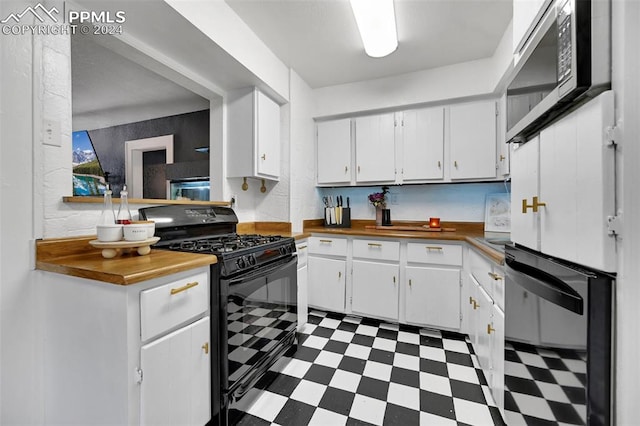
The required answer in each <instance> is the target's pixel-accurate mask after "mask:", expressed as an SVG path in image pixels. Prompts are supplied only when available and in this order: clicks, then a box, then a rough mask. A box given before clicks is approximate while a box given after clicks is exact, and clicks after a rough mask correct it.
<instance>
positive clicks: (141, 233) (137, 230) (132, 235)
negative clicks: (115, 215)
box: [122, 223, 148, 241]
mask: <svg viewBox="0 0 640 426" xmlns="http://www.w3.org/2000/svg"><path fill="white" fill-rule="evenodd" d="M147 228H148V226H147V224H143V223H140V224H135V223H131V224H128V225H123V227H122V229H123V231H124V239H125V241H144V240H146V239H147V232H148V231H147Z"/></svg>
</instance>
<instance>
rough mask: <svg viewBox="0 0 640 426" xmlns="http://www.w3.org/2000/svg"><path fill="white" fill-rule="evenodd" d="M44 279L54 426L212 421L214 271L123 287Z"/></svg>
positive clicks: (45, 275)
mask: <svg viewBox="0 0 640 426" xmlns="http://www.w3.org/2000/svg"><path fill="white" fill-rule="evenodd" d="M97 256H99V255H97ZM104 262H109V261H108V260H107V261H104ZM41 274H42V280H41V281H42V294H43V300H44V306H45V312H44V318H45V321H44V327H45V330H44V333H43V334H44V335H45V336H46V342H45V345H44V349H43V350H44V351H45V356H44V359H46V365H45V367H44V376H45V377H44V382H45V415H46V419H45V420H46V423H47V424H83V425H91V424H118V425H139V424H149V425H150V424H158V423H159V422H161V423H163V424H173V425H194V426H195V425H198V426H202V425H204V424H205V423H206V422H207V421H209V419H210V418H211V407H210V365H211V358H210V357H211V355H212V354H211V349H212V345H211V342H210V340H209V339H210V333H209V327H210V321H209V268H208V267H201V268H197V269H193V270H188V271H183V272H180V273H177V274H171V275H167V276H163V277H158V278H154V279H150V280H146V281H142V282H140V283H138V284H135V285H126V286H123V285H114V284H110V283H105V282H100V281H96V280H91V279H85V278H78V277H73V276H67V275H62V274H54V273H50V272H42V273H41Z"/></svg>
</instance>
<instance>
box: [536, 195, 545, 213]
mask: <svg viewBox="0 0 640 426" xmlns="http://www.w3.org/2000/svg"><path fill="white" fill-rule="evenodd" d="M546 205H547V203H542V202H540V201H538V197H533V212H534V213H537V212H538V207H545V206H546Z"/></svg>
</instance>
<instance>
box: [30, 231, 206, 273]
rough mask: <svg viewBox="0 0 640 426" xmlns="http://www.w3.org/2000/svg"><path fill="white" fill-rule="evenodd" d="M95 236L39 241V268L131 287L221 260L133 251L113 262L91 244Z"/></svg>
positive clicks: (37, 249) (164, 252)
mask: <svg viewBox="0 0 640 426" xmlns="http://www.w3.org/2000/svg"><path fill="white" fill-rule="evenodd" d="M91 240H95V236H88V237H77V238H59V239H45V240H38V241H37V242H36V269H40V270H43V271H49V272H57V273H59V274H64V275H71V276H74V277H80V278H88V279H92V280H98V281H104V282H107V283H112V284H119V285H129V284H135V283H139V282H142V281H146V280H150V279H152V278H158V277H162V276H165V275H171V274H175V273H177V272H182V271H187V270H189V269H193V268H198V267H201V266H208V265H211V264H213V263H216V262H217V261H218V259H217V258H216V257H215V256H213V255H205V254H193V253H180V252H174V251H168V250H156V249H153V248H152V249H151V253H149V254H147V255H145V256H140V255H138V254H136V252H135V250H132V251H131V253H129V254H123V255H120V256H118V257H115V258H113V259H105V258H103V257H102V254H101V250H100V249H96V248H93V247H92V246H91V245H90V244H89V241H91Z"/></svg>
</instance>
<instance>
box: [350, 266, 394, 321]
mask: <svg viewBox="0 0 640 426" xmlns="http://www.w3.org/2000/svg"><path fill="white" fill-rule="evenodd" d="M399 276H400V267H399V266H398V265H397V264H395V265H394V264H386V263H379V262H373V261H365V260H354V261H353V293H352V296H351V297H352V302H351V310H352V312H353V313H355V314H360V315H365V316H370V317H376V318H386V319H390V320H393V321H397V320H398V285H399Z"/></svg>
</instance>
